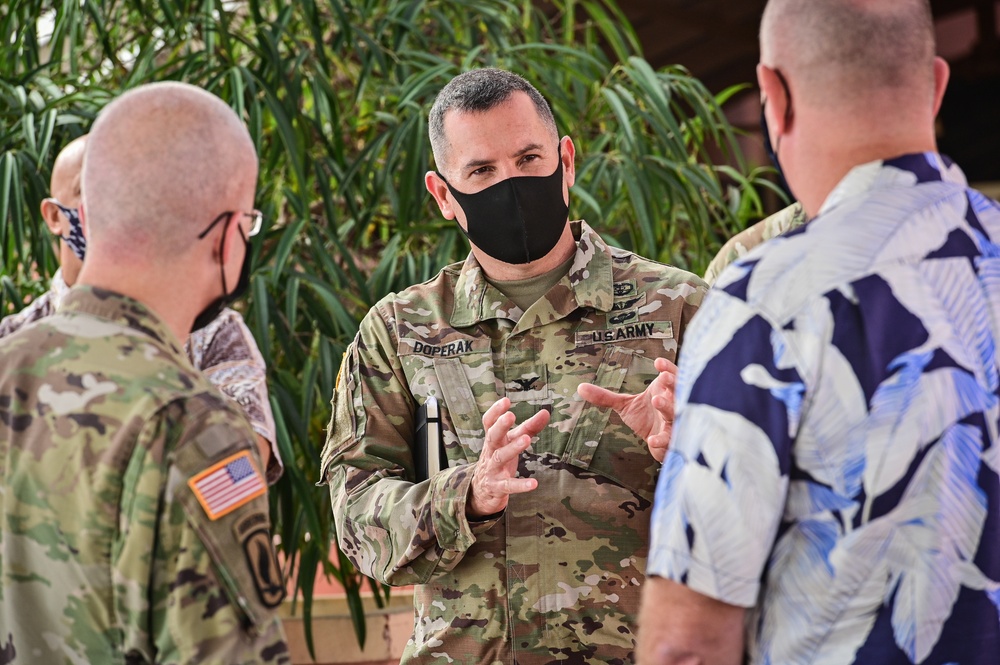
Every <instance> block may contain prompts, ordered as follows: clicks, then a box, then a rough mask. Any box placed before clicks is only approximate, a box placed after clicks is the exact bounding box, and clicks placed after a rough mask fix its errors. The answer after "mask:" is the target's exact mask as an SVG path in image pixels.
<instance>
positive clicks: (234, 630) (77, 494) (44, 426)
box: [0, 83, 288, 663]
mask: <svg viewBox="0 0 1000 665" xmlns="http://www.w3.org/2000/svg"><path fill="white" fill-rule="evenodd" d="M256 175H257V159H256V155H255V153H254V149H253V144H252V142H251V140H250V137H249V135H248V133H247V130H246V128H245V127H244V126H243V125H242V123H241V122H240V121H239V119H238V118H237V117H236V116H235V115H234V114H233V112H232V111H231V110H230V109H229V108H228V107H227V106H226V105H225V104H224V103H223V102H222V101H221V100H219V99H218V98H216V97H214V96H212V95H210V94H208V93H207V92H204V91H202V90H199V89H198V88H194V87H192V86H188V85H184V84H179V83H161V84H153V85H149V86H142V87H140V88H137V89H135V90H133V91H131V92H128V93H126V94H124V95H123V96H122V97H121V98H119V99H118V100H116V101H114V102H112V103H111V104H109V105H108V106H107V107H106V108H105V109H104V110H103V111H102V113H101V114H100V116H99V118H98V120H97V122H96V123H95V124H94V128H93V131H92V133H91V135H90V139H89V143H88V146H87V155H86V158H85V164H84V175H83V183H84V187H83V203H82V206H81V210H80V212H81V216H82V217H83V220H84V223H85V224H86V225H87V227H88V250H87V261H86V263H85V264H84V266H83V269H82V270H81V272H80V275H79V279H78V284H77V286H75V287H74V288H73V289H71V290H70V292H69V293H68V294H67V295H66V296H65V298H64V299H63V302H62V305H61V306H60V309H59V311H58V312H57V313H56V314H54V315H52V316H50V317H48V318H45V319H43V320H42V321H39V322H37V323H35V324H33V325H30V326H27V327H25V328H23V329H21V330H20V331H18V332H17V333H15V334H13V335H11V336H10V337H7V338H5V339H4V340H3V341H2V342H0V460H2V462H0V470H2V473H0V576H2V577H0V627H2V635H0V662H2V663H78V662H88V663H121V662H128V663H153V662H155V663H193V662H199V663H202V662H204V663H272V662H288V655H287V653H288V652H287V647H286V644H285V640H284V634H283V631H282V628H281V625H280V622H279V620H278V618H277V616H276V614H275V606H276V605H277V604H278V603H279V602H280V601H281V599H282V597H283V594H284V587H283V583H282V579H281V575H280V572H279V569H278V567H277V562H276V560H275V556H274V549H273V546H272V542H271V536H270V522H269V518H268V505H267V495H266V492H267V486H266V482H265V478H264V475H263V472H262V469H263V467H262V465H261V459H260V454H259V453H258V451H257V449H256V446H255V445H254V434H253V432H252V430H251V429H250V427H249V425H248V424H247V422H246V420H245V418H244V417H243V415H242V414H241V413H240V412H239V410H238V407H237V406H236V405H234V404H232V403H231V402H229V401H228V400H226V399H225V398H223V396H222V395H221V394H220V393H219V392H218V391H217V390H216V389H215V388H213V387H212V385H211V384H210V383H209V381H208V380H207V379H206V378H204V376H202V375H201V374H200V373H199V372H197V371H196V370H195V369H194V367H192V366H191V364H190V362H189V361H188V360H187V358H186V357H185V355H184V353H183V351H182V350H181V345H180V343H179V341H178V340H179V339H182V338H183V337H185V336H186V335H187V333H188V332H189V331H190V330H191V329H192V328H193V327H194V326H195V322H196V320H211V319H212V318H214V316H215V314H217V313H218V310H219V308H220V307H221V306H223V305H224V304H225V303H226V302H228V301H229V300H230V299H231V297H233V296H234V295H236V294H237V293H238V292H239V291H240V289H241V288H242V287H243V286H244V285H245V283H246V277H247V275H248V272H247V270H246V268H247V261H248V260H249V245H248V238H249V236H251V235H253V234H254V233H255V232H256V231H257V230H258V229H259V213H255V212H253V211H252V206H253V199H254V187H255V182H256Z"/></svg>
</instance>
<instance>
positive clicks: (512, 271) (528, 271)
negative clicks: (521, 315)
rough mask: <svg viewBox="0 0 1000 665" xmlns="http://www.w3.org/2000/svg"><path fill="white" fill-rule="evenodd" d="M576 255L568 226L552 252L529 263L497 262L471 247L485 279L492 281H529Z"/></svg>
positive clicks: (567, 225)
mask: <svg viewBox="0 0 1000 665" xmlns="http://www.w3.org/2000/svg"><path fill="white" fill-rule="evenodd" d="M575 253H576V240H575V239H574V238H573V229H572V227H571V226H570V225H569V224H566V227H565V228H564V229H563V232H562V235H561V236H560V237H559V242H557V243H556V246H555V247H553V248H552V251H551V252H549V253H548V254H546V255H545V256H543V257H542V258H540V259H537V260H535V261H532V262H531V263H522V264H519V265H514V264H511V263H504V262H503V261H497V260H496V259H494V258H493V257H491V256H489V255H488V254H486V253H485V252H483V251H482V250H480V249H479V248H478V247H476V246H475V245H472V254H473V255H474V256H475V257H476V260H477V261H479V265H481V266H482V268H483V272H484V273H485V274H486V277H487V278H489V279H490V280H493V281H498V282H510V281H514V280H521V279H531V278H532V277H538V276H539V275H544V274H546V273H548V272H551V271H553V270H555V269H556V268H558V267H559V266H561V265H562V264H564V263H566V261H568V260H569V258H570V257H571V256H573V255H574V254H575Z"/></svg>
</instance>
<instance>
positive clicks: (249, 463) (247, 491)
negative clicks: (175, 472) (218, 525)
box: [188, 450, 267, 520]
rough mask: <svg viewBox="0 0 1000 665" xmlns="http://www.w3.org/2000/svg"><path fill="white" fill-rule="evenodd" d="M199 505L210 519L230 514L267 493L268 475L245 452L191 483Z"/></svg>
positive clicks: (209, 470)
mask: <svg viewBox="0 0 1000 665" xmlns="http://www.w3.org/2000/svg"><path fill="white" fill-rule="evenodd" d="M188 486H189V487H190V488H191V490H192V491H193V492H194V495H195V497H196V498H197V499H198V503H200V504H201V507H202V508H204V509H205V514H207V515H208V518H209V519H210V520H217V519H219V518H220V517H222V516H223V515H228V514H229V513H231V512H233V511H234V510H236V509H237V508H239V507H240V506H243V505H245V504H247V503H249V502H250V501H252V500H253V499H255V498H257V497H258V496H261V495H262V494H264V493H265V492H267V484H266V483H265V482H264V476H262V475H261V473H260V471H258V470H257V467H256V466H255V465H254V463H253V460H252V459H250V451H249V450H243V451H241V452H238V453H236V454H235V455H231V456H229V457H227V458H226V459H224V460H222V461H221V462H219V463H218V464H214V465H212V466H210V467H209V468H207V469H205V470H204V471H202V472H201V473H199V474H198V475H196V476H194V477H193V478H191V479H190V480H188Z"/></svg>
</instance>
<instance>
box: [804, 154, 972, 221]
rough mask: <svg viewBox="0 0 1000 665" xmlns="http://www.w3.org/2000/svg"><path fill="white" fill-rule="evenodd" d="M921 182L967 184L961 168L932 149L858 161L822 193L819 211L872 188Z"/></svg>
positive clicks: (832, 207)
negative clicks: (829, 189) (865, 162)
mask: <svg viewBox="0 0 1000 665" xmlns="http://www.w3.org/2000/svg"><path fill="white" fill-rule="evenodd" d="M925 182H950V183H953V184H956V185H960V186H962V187H967V186H968V182H967V181H966V179H965V174H964V173H962V169H960V168H959V167H958V165H957V164H955V163H954V162H952V161H951V160H950V159H949V158H948V157H946V156H944V155H941V154H938V153H936V152H917V153H912V154H909V155H900V156H899V157H894V158H892V159H879V160H876V161H874V162H868V163H867V164H860V165H858V166H855V167H854V168H853V169H851V170H850V171H848V172H847V175H845V176H844V177H843V179H842V180H841V181H840V182H839V183H837V186H836V187H834V188H833V191H831V192H830V194H829V196H827V197H826V200H825V201H824V202H823V205H822V207H820V210H819V214H820V215H823V214H825V213H828V212H830V211H831V210H833V209H834V208H836V207H837V206H839V205H840V204H842V203H844V202H845V201H847V200H849V199H851V198H853V197H856V196H859V195H861V194H865V193H866V192H869V191H871V190H873V189H886V188H888V187H912V186H914V185H918V184H921V183H925Z"/></svg>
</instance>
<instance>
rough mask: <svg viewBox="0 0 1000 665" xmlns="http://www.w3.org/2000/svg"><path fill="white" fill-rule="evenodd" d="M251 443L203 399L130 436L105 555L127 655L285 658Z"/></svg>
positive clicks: (216, 401)
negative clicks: (113, 541)
mask: <svg viewBox="0 0 1000 665" xmlns="http://www.w3.org/2000/svg"><path fill="white" fill-rule="evenodd" d="M251 436H252V435H251V433H250V431H249V429H248V428H247V427H246V424H245V423H244V422H242V418H241V417H240V416H239V414H237V413H236V412H235V411H233V410H232V408H231V407H229V406H228V405H226V404H225V403H223V402H222V400H221V398H218V397H214V396H203V397H200V398H193V399H189V400H185V401H184V402H178V403H174V404H171V405H169V406H168V407H167V408H166V409H164V410H163V411H162V412H161V414H160V417H158V418H156V419H154V420H152V421H150V422H149V423H147V425H146V427H145V429H144V431H143V432H142V434H141V435H140V445H139V446H138V447H137V448H136V453H135V455H134V456H133V458H132V460H131V462H130V464H129V467H128V469H127V472H126V476H125V482H124V488H123V497H125V498H124V499H123V501H122V515H121V518H120V521H119V523H120V524H121V526H122V528H121V533H120V536H119V539H118V542H117V545H116V547H115V549H114V550H113V556H114V562H113V575H114V576H115V580H114V583H115V584H114V588H115V590H116V603H115V607H116V610H117V612H118V613H119V618H120V620H119V621H118V625H120V626H123V627H125V630H126V631H128V633H129V634H128V635H126V636H125V651H126V653H129V652H138V653H139V654H141V655H142V656H143V657H144V659H145V661H146V662H156V663H195V662H199V663H200V662H216V663H288V662H290V661H289V658H288V650H287V645H286V644H285V639H284V634H283V631H282V628H281V624H280V621H279V619H278V617H277V615H276V610H275V607H276V606H277V604H278V603H279V602H280V601H281V600H282V598H283V595H284V586H283V584H282V582H281V574H280V571H279V570H278V567H277V562H276V560H275V556H274V549H273V546H272V543H271V537H270V520H269V518H268V504H267V493H266V492H267V487H266V484H265V482H264V478H263V474H261V473H260V471H259V470H258V469H259V466H260V461H259V457H258V455H257V453H256V448H255V446H254V445H253V443H252V440H251ZM140 451H143V452H140ZM147 632H148V634H146V633H147Z"/></svg>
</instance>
